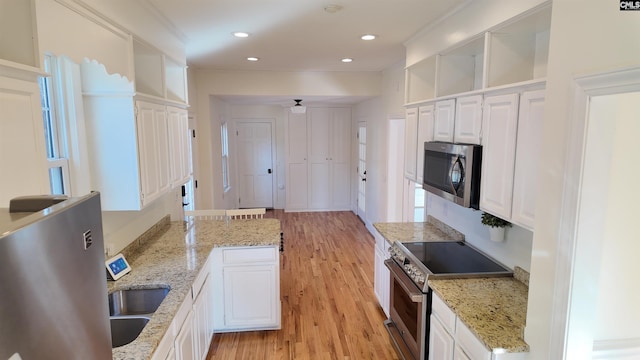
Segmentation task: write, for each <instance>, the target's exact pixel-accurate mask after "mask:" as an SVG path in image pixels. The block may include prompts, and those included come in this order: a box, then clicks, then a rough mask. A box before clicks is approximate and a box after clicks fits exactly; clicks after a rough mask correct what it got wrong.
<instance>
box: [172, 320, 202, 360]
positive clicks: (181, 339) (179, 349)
mask: <svg viewBox="0 0 640 360" xmlns="http://www.w3.org/2000/svg"><path fill="white" fill-rule="evenodd" d="M195 331H196V329H195V321H194V318H193V310H189V313H188V314H187V318H186V319H185V320H184V324H183V325H182V328H181V329H180V332H179V333H178V335H177V336H176V341H175V343H174V351H175V353H176V360H193V359H197V357H196V348H195V346H194V345H195V344H194V343H195V342H196V341H197V339H196V338H195Z"/></svg>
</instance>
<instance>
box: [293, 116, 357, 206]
mask: <svg viewBox="0 0 640 360" xmlns="http://www.w3.org/2000/svg"><path fill="white" fill-rule="evenodd" d="M286 138H287V187H286V188H287V192H286V196H287V199H286V209H287V210H294V211H302V210H348V209H350V199H351V195H350V186H351V185H350V184H351V182H350V172H349V166H350V158H349V154H350V146H351V109H349V108H310V109H308V110H307V113H306V114H289V118H288V124H287V136H286Z"/></svg>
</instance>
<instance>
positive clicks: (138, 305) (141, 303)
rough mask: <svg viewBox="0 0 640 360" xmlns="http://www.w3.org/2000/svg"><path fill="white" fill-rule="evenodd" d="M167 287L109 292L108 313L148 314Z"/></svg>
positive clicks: (161, 298)
mask: <svg viewBox="0 0 640 360" xmlns="http://www.w3.org/2000/svg"><path fill="white" fill-rule="evenodd" d="M168 293H169V288H153V289H126V290H117V291H114V292H112V293H111V294H109V315H110V316H121V315H149V314H153V312H155V311H156V310H157V309H158V307H159V306H160V304H161V303H162V300H164V298H165V297H166V296H167V294H168Z"/></svg>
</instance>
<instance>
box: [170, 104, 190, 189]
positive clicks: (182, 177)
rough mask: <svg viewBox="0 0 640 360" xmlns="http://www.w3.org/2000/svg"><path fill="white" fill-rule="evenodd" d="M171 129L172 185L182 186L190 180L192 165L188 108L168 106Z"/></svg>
mask: <svg viewBox="0 0 640 360" xmlns="http://www.w3.org/2000/svg"><path fill="white" fill-rule="evenodd" d="M167 123H168V129H169V160H170V161H169V162H170V165H171V168H170V170H171V186H173V187H175V186H180V185H182V184H184V183H185V182H187V181H188V180H189V177H190V176H191V167H190V161H189V157H190V155H191V151H190V150H189V116H188V113H187V110H185V109H179V108H174V107H167Z"/></svg>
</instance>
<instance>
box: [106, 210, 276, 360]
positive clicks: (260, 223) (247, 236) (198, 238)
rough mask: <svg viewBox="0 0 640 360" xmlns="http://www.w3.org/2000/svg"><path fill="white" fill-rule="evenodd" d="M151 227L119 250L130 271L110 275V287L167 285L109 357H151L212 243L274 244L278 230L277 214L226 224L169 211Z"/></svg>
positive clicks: (113, 289) (225, 245)
mask: <svg viewBox="0 0 640 360" xmlns="http://www.w3.org/2000/svg"><path fill="white" fill-rule="evenodd" d="M154 228H155V229H154ZM154 228H152V229H154V230H153V233H152V234H150V235H149V234H148V233H145V234H143V236H141V237H140V238H138V239H136V240H135V241H134V242H132V244H131V245H130V246H128V247H127V249H125V250H123V251H122V252H123V254H124V255H125V257H126V258H127V260H128V262H129V264H130V265H131V269H132V270H131V273H129V274H127V275H125V276H123V277H122V278H120V279H119V280H117V281H109V282H108V283H107V287H108V292H113V291H115V290H119V289H141V288H154V287H169V288H170V289H171V290H170V291H169V293H168V294H167V297H166V298H165V299H164V300H163V301H162V304H161V305H160V307H159V308H158V309H157V310H156V312H155V313H154V314H153V316H152V317H151V319H150V320H149V322H148V323H147V325H146V326H145V328H144V329H143V330H142V333H140V335H139V336H138V338H137V339H136V340H134V341H133V342H131V343H130V344H127V345H124V346H121V347H117V348H114V349H113V359H149V358H151V356H152V354H153V352H154V350H155V349H156V347H157V346H158V343H159V342H160V340H161V339H162V337H163V336H164V334H165V332H166V331H167V330H168V329H169V325H170V324H171V321H172V320H173V317H174V316H175V313H176V312H177V311H178V308H179V307H180V305H181V304H182V303H183V301H184V300H185V298H186V297H187V296H188V295H189V294H190V291H191V285H192V284H193V281H194V280H195V278H196V276H197V275H198V273H199V272H200V270H201V269H202V266H203V265H204V264H205V262H206V261H207V259H208V258H209V254H210V253H211V250H212V249H213V248H214V247H232V246H273V245H276V246H277V245H279V244H280V232H281V230H280V221H279V220H277V219H252V220H230V221H229V223H228V224H227V223H225V221H219V220H218V221H217V220H193V219H191V220H189V222H183V221H177V222H169V220H168V217H167V218H165V219H163V220H162V221H161V222H159V223H158V224H156V225H155V226H154Z"/></svg>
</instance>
